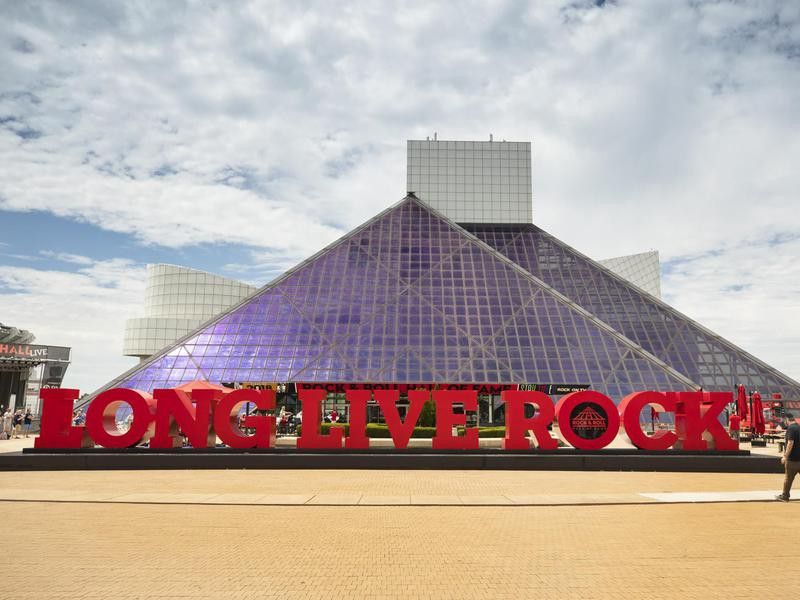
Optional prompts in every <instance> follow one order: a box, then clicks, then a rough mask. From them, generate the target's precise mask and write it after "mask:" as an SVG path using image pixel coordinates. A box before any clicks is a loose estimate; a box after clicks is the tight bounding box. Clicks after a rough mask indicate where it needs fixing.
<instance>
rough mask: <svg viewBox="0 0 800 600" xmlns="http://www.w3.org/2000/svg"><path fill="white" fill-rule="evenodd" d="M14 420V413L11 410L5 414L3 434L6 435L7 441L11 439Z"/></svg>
mask: <svg viewBox="0 0 800 600" xmlns="http://www.w3.org/2000/svg"><path fill="white" fill-rule="evenodd" d="M13 420H14V413H12V412H11V409H10V408H9V409H8V410H6V412H4V413H3V433H4V434H5V439H7V440H9V439H11V422H12V421H13Z"/></svg>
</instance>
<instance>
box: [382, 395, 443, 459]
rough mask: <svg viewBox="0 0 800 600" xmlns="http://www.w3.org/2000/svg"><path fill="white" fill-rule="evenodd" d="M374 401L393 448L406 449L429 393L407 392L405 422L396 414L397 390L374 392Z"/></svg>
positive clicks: (398, 396)
mask: <svg viewBox="0 0 800 600" xmlns="http://www.w3.org/2000/svg"><path fill="white" fill-rule="evenodd" d="M373 394H374V395H375V401H376V402H377V403H378V406H380V407H381V411H382V412H383V416H384V418H385V419H386V425H387V427H388V428H389V434H390V435H391V436H392V441H394V447H395V448H407V447H408V440H410V439H411V434H412V433H413V432H414V426H415V425H416V424H417V421H418V420H419V415H420V414H421V413H422V407H423V406H424V405H425V402H426V401H427V400H429V399H430V392H428V391H425V390H415V391H412V390H409V391H408V412H407V413H406V420H405V422H404V421H402V420H401V419H400V414H399V413H398V412H397V400H398V398H400V392H398V391H397V390H375V391H374V392H373Z"/></svg>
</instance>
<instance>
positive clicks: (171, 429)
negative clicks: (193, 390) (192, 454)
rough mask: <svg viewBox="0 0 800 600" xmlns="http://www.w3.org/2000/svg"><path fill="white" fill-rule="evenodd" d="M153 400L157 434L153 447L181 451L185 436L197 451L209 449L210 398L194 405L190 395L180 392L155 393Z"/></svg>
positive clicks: (151, 439)
mask: <svg viewBox="0 0 800 600" xmlns="http://www.w3.org/2000/svg"><path fill="white" fill-rule="evenodd" d="M153 398H154V399H155V402H156V418H155V421H156V431H155V433H154V434H153V437H152V438H150V447H151V448H180V447H181V446H183V439H182V436H181V433H182V434H183V435H185V436H186V438H187V439H188V440H189V443H190V444H191V445H192V447H193V448H207V447H208V432H209V425H210V422H211V399H210V398H208V397H206V398H197V406H193V405H192V401H191V400H190V399H189V394H187V393H186V392H184V391H182V390H176V389H165V390H155V391H154V392H153ZM179 429H180V433H179V431H178V430H179Z"/></svg>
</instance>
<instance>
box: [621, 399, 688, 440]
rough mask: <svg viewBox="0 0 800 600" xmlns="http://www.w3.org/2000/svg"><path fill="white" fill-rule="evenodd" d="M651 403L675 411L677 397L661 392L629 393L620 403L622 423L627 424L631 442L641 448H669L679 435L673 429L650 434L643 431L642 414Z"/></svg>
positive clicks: (626, 428) (626, 427)
mask: <svg viewBox="0 0 800 600" xmlns="http://www.w3.org/2000/svg"><path fill="white" fill-rule="evenodd" d="M650 404H655V405H658V406H660V407H661V409H662V410H665V411H668V412H675V399H674V398H673V397H667V396H666V395H664V394H662V393H661V392H634V393H633V394H628V395H627V396H625V397H624V398H623V399H622V402H620V403H619V414H621V415H622V423H623V425H624V426H625V433H627V434H628V438H629V439H630V440H631V443H632V444H633V445H634V446H636V447H637V448H639V449H640V450H667V449H669V448H671V447H672V445H673V444H674V443H675V442H676V441H677V440H678V436H677V435H676V434H675V432H673V431H666V430H660V431H657V432H656V433H654V434H653V436H652V437H650V436H648V435H647V434H646V433H645V432H644V431H642V425H641V421H640V420H639V419H640V416H641V413H642V409H643V408H644V407H645V406H648V405H650Z"/></svg>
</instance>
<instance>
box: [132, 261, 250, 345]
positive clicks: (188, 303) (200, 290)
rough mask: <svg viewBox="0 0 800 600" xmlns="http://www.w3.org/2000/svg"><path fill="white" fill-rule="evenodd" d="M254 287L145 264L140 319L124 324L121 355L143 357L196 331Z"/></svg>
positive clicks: (230, 280)
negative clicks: (143, 298) (142, 303)
mask: <svg viewBox="0 0 800 600" xmlns="http://www.w3.org/2000/svg"><path fill="white" fill-rule="evenodd" d="M256 289H257V288H255V287H253V286H250V285H247V284H245V283H241V282H239V281H235V280H233V279H227V278H225V277H220V276H219V275H212V274H211V273H205V272H203V271H197V270H195V269H189V268H187V267H180V266H176V265H165V264H155V265H147V287H146V289H145V301H144V317H137V318H132V319H128V320H127V322H126V323H125V341H124V347H123V354H125V355H126V356H138V357H140V358H145V357H147V356H150V355H152V354H155V353H156V352H158V351H159V350H160V349H161V348H163V347H164V346H166V345H167V344H170V343H172V342H174V341H175V340H177V339H178V338H180V337H182V336H184V335H186V334H187V333H189V332H190V331H193V330H195V329H197V328H198V327H199V326H200V325H202V324H203V323H205V322H206V321H208V320H209V319H210V318H212V317H213V316H215V315H218V314H219V313H221V312H222V311H223V310H225V309H227V308H229V307H231V306H233V305H234V304H236V303H238V302H240V301H241V300H243V299H244V298H246V297H247V296H249V295H250V294H252V293H253V292H255V291H256Z"/></svg>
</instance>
